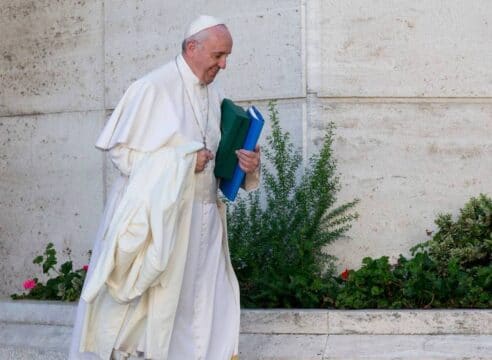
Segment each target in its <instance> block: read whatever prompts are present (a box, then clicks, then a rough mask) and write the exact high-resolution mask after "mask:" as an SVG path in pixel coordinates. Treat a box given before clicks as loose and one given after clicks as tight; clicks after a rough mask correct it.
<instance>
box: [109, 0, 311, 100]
mask: <svg viewBox="0 0 492 360" xmlns="http://www.w3.org/2000/svg"><path fill="white" fill-rule="evenodd" d="M105 4H106V5H105V13H106V31H105V48H106V74H105V77H106V94H107V98H106V107H107V108H114V107H115V106H116V104H117V102H118V100H119V99H120V97H121V96H122V94H123V92H124V91H125V89H126V88H127V87H128V85H129V84H130V83H131V82H132V81H134V80H136V79H138V78H139V77H141V76H142V75H144V74H145V73H147V72H148V71H150V70H152V69H154V68H156V67H159V66H160V65H162V64H164V63H166V62H167V61H169V60H171V59H172V58H173V57H174V56H175V55H176V54H177V53H179V52H180V51H181V41H182V38H183V34H184V32H185V29H186V27H187V24H188V23H189V22H190V21H191V20H192V19H193V18H194V17H195V16H196V15H198V14H201V13H207V14H211V15H215V16H219V17H221V18H223V19H224V21H225V22H226V23H228V24H230V25H229V28H230V30H231V33H232V35H233V38H234V48H233V53H232V55H231V56H230V58H229V62H228V65H227V71H225V72H223V73H222V74H220V75H219V76H218V79H220V81H221V82H222V84H223V86H224V88H225V90H226V93H227V94H228V95H229V96H230V97H233V98H235V99H238V100H239V99H241V100H251V99H264V98H267V99H269V98H282V97H298V96H302V95H303V94H304V89H303V65H302V59H301V51H302V49H301V48H302V45H301V44H302V32H301V9H300V1H298V0H285V1H282V2H278V1H274V0H267V1H259V0H254V1H239V0H234V1H229V2H227V4H225V3H224V2H222V1H217V0H213V1H194V2H192V3H190V4H188V3H183V2H166V1H157V0H152V1H142V0H131V1H106V3H105Z"/></svg>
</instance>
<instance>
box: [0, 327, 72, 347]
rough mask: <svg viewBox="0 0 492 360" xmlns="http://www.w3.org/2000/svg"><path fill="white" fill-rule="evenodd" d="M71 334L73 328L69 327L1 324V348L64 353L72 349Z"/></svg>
mask: <svg viewBox="0 0 492 360" xmlns="http://www.w3.org/2000/svg"><path fill="white" fill-rule="evenodd" d="M71 333H72V328H71V327H68V326H58V325H35V324H16V323H10V324H9V323H0V348H1V347H3V346H10V347H17V348H33V349H43V350H45V351H46V350H47V351H64V350H67V349H69V347H70V335H71Z"/></svg>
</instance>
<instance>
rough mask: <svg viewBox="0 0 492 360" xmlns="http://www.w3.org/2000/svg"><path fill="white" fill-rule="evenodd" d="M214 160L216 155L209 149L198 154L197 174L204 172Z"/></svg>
mask: <svg viewBox="0 0 492 360" xmlns="http://www.w3.org/2000/svg"><path fill="white" fill-rule="evenodd" d="M213 158H214V154H213V153H212V152H211V151H210V150H208V149H202V150H200V151H198V152H197V154H196V165H195V173H199V172H202V171H203V169H205V167H206V166H207V164H208V162H209V161H210V160H212V159H213Z"/></svg>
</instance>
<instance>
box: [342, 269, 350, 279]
mask: <svg viewBox="0 0 492 360" xmlns="http://www.w3.org/2000/svg"><path fill="white" fill-rule="evenodd" d="M340 277H341V278H342V280H344V281H347V280H348V277H349V269H345V270H344V271H343V272H342V273H341V274H340Z"/></svg>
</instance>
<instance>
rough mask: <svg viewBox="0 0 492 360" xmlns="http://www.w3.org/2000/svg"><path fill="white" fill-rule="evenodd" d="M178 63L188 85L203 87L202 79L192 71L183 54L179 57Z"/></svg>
mask: <svg viewBox="0 0 492 360" xmlns="http://www.w3.org/2000/svg"><path fill="white" fill-rule="evenodd" d="M177 63H178V66H179V70H180V71H181V74H182V75H183V79H184V81H185V82H186V84H189V85H193V86H202V85H203V84H201V83H200V79H199V78H198V77H197V76H196V75H195V74H194V73H193V70H191V68H190V66H189V65H188V63H187V62H186V60H185V59H184V57H183V55H182V54H179V55H178V57H177Z"/></svg>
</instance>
